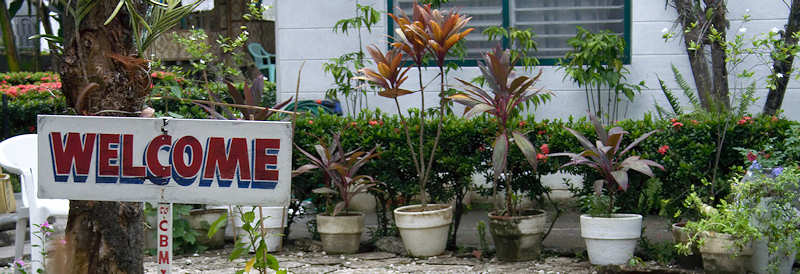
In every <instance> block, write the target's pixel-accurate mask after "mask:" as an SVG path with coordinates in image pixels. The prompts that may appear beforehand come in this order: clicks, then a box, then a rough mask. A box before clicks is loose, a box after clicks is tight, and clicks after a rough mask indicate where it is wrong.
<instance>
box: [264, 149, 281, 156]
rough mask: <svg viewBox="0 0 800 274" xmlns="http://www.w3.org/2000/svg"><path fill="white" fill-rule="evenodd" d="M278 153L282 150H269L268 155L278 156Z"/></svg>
mask: <svg viewBox="0 0 800 274" xmlns="http://www.w3.org/2000/svg"><path fill="white" fill-rule="evenodd" d="M278 151H280V150H278V149H267V154H274V155H278Z"/></svg>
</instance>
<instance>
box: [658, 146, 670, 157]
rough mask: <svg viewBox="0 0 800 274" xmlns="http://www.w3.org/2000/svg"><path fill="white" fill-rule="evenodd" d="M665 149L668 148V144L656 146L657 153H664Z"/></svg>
mask: <svg viewBox="0 0 800 274" xmlns="http://www.w3.org/2000/svg"><path fill="white" fill-rule="evenodd" d="M667 150H669V146H668V145H663V146H661V147H659V148H658V153H659V154H661V155H664V154H665V153H667Z"/></svg>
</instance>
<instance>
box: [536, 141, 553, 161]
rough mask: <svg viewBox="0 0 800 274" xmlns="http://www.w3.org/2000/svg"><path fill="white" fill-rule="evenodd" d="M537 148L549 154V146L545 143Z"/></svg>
mask: <svg viewBox="0 0 800 274" xmlns="http://www.w3.org/2000/svg"><path fill="white" fill-rule="evenodd" d="M539 150H540V151H541V152H542V153H544V154H550V146H548V145H547V144H543V145H542V146H540V147H539ZM537 158H538V157H537Z"/></svg>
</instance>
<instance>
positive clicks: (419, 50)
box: [356, 2, 473, 210]
mask: <svg viewBox="0 0 800 274" xmlns="http://www.w3.org/2000/svg"><path fill="white" fill-rule="evenodd" d="M413 9H414V13H413V18H408V16H407V15H406V14H405V13H402V11H401V15H400V16H397V15H395V14H391V13H390V14H389V16H391V17H392V19H393V20H394V21H395V22H396V23H397V25H398V29H397V30H396V31H395V32H396V33H397V36H396V37H395V41H394V42H393V43H392V44H391V45H392V47H393V48H392V49H390V50H389V51H388V52H386V54H385V55H384V54H382V53H381V52H380V50H378V48H377V47H375V46H370V47H368V48H367V50H368V51H369V54H370V55H371V56H372V59H373V61H375V63H376V64H377V67H378V71H377V72H375V71H374V70H372V69H369V68H363V69H361V70H359V72H360V73H361V75H360V76H358V77H356V78H357V79H363V80H367V81H369V82H370V83H372V84H374V85H377V86H379V87H380V88H382V91H381V92H379V93H378V95H380V96H383V97H387V98H390V99H393V100H394V102H395V106H396V107H397V112H398V114H399V115H400V122H401V123H402V125H403V129H404V130H405V135H406V142H407V144H408V147H409V150H410V151H411V159H412V160H413V162H414V168H415V170H416V171H417V177H418V180H419V185H420V197H421V204H422V205H423V207H422V208H423V210H424V208H425V205H427V203H428V195H427V192H426V183H427V181H428V179H429V177H430V175H431V170H432V167H433V160H434V155H435V152H436V149H437V147H438V145H439V137H440V136H441V133H442V123H443V121H444V116H445V113H444V111H445V109H446V106H447V105H446V104H448V102H447V100H445V98H444V97H442V98H441V100H439V121H438V126H437V130H436V137H434V141H433V146H432V147H431V149H430V151H429V152H428V154H427V156H428V157H426V151H425V142H424V136H425V126H424V124H425V117H427V116H426V114H425V111H426V106H425V96H424V92H423V91H424V86H423V81H422V65H423V63H424V62H425V61H424V56H425V53H426V52H429V53H430V54H432V55H433V56H434V58H435V59H436V61H437V65H438V67H439V80H440V85H439V86H440V96H444V95H443V94H445V85H444V78H445V72H444V65H445V57H446V56H447V53H448V52H449V51H450V48H452V46H453V45H455V44H456V43H458V42H459V41H461V40H462V39H464V37H465V36H467V34H469V33H470V32H471V31H472V30H473V29H472V28H468V29H466V30H463V31H462V29H464V27H465V26H466V24H467V22H469V20H470V17H467V16H464V15H461V14H459V13H458V12H456V11H452V10H451V11H448V12H441V11H439V10H438V9H431V6H430V5H419V4H418V3H416V2H415V3H414V7H413ZM402 52H405V53H407V54H408V55H409V56H410V57H411V59H412V60H413V61H414V63H415V64H416V66H417V70H418V75H419V94H420V106H419V109H420V111H419V112H417V114H418V118H419V120H420V121H421V126H420V127H419V143H418V144H417V145H416V147H415V145H414V144H413V143H412V142H411V135H410V133H409V130H408V125H407V124H406V119H405V116H403V112H402V111H401V109H400V102H399V100H398V99H397V97H399V96H403V95H407V94H411V93H414V92H413V91H410V90H406V89H402V88H400V85H401V84H402V83H403V82H405V80H406V79H407V76H405V75H406V73H407V72H408V69H410V67H405V66H403V64H402V62H401V59H402V56H403V53H402Z"/></svg>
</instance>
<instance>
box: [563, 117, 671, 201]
mask: <svg viewBox="0 0 800 274" xmlns="http://www.w3.org/2000/svg"><path fill="white" fill-rule="evenodd" d="M589 119H590V120H591V121H592V124H593V125H594V130H595V132H596V133H597V141H596V142H595V143H592V142H591V141H589V139H586V137H584V136H583V134H581V133H580V132H578V131H576V130H574V129H571V128H567V127H565V129H566V130H567V131H569V132H570V133H572V135H574V136H575V138H577V139H578V142H579V143H580V144H581V146H583V148H584V151H583V152H581V153H568V152H562V153H553V154H550V155H549V156H568V157H570V158H571V161H569V162H567V163H566V164H564V165H563V166H562V168H563V167H567V166H573V165H584V166H588V167H591V168H593V169H595V170H597V172H598V173H600V176H602V177H603V178H602V179H599V180H597V181H595V182H594V191H595V196H596V197H599V196H601V195H602V194H603V188H605V189H606V192H607V194H608V198H609V201H608V205H607V206H608V208H607V209H606V210H605V212H604V213H603V214H602V215H605V216H610V215H611V213H613V211H614V195H615V194H616V193H617V191H619V190H622V191H626V190H627V189H628V171H629V170H631V169H633V170H636V171H638V172H640V173H642V174H644V175H647V176H650V177H653V171H652V170H651V169H650V167H657V168H660V169H661V170H664V167H663V166H661V165H660V164H658V163H656V162H654V161H651V160H647V159H642V158H641V157H640V156H636V155H634V156H628V157H627V158H624V157H625V155H626V154H628V152H630V151H631V149H633V148H634V147H636V145H638V144H639V143H641V142H642V141H644V140H645V139H647V137H650V135H653V134H654V133H656V132H658V130H654V131H651V132H648V133H645V134H643V135H642V136H639V138H636V140H634V141H633V143H630V144H629V145H628V146H627V147H625V149H622V150H620V148H622V137H623V136H625V134H628V132H627V131H625V130H624V129H622V128H621V127H613V128H611V129H609V130H608V131H606V129H605V128H604V127H603V125H602V123H601V122H600V120H598V119H597V117H595V116H594V115H592V114H591V113H590V114H589ZM592 211H593V212H602V211H603V209H597V208H594V209H592Z"/></svg>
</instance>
